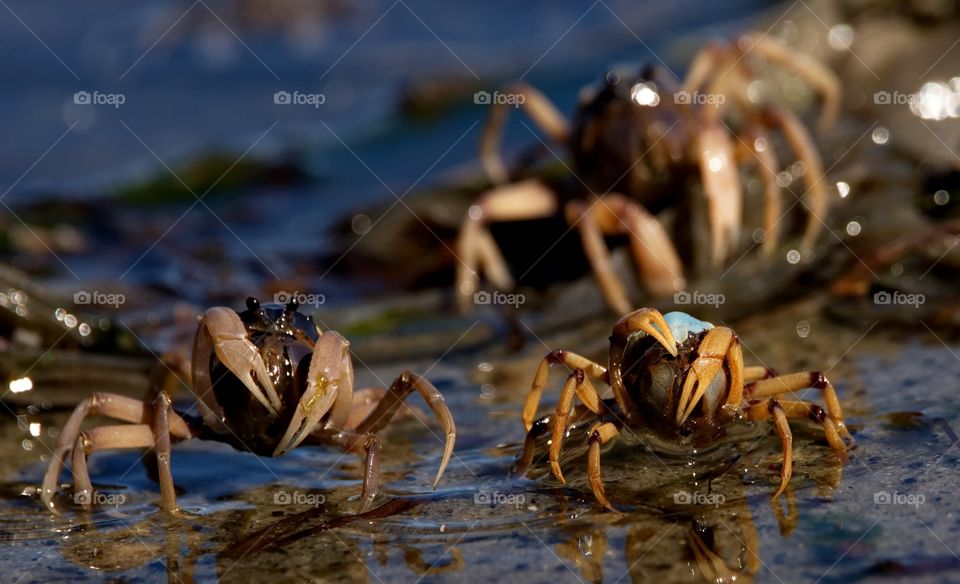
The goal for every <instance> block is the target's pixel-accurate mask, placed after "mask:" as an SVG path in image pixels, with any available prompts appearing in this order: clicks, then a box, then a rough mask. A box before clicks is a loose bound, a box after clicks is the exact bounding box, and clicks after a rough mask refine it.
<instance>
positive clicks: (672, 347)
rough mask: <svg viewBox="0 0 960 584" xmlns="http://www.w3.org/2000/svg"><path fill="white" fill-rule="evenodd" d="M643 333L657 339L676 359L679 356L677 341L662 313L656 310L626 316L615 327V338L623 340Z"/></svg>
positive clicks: (638, 311) (634, 312)
mask: <svg viewBox="0 0 960 584" xmlns="http://www.w3.org/2000/svg"><path fill="white" fill-rule="evenodd" d="M655 325H656V326H655ZM637 331H643V332H644V333H646V334H648V335H650V336H651V337H653V338H654V339H656V340H657V341H658V342H659V343H660V344H661V345H663V348H665V349H666V350H667V351H668V352H669V353H670V354H671V355H673V356H674V357H676V356H677V341H676V339H674V338H673V332H672V331H671V330H670V326H669V325H667V321H666V320H664V318H663V315H662V314H660V311H659V310H657V309H655V308H641V309H639V310H634V311H633V312H631V313H630V314H628V315H626V316H624V317H623V318H621V319H620V321H619V322H617V324H616V326H614V327H613V334H614V336H619V337H621V338H623V339H626V338H627V337H629V336H630V335H631V334H632V333H635V332H637Z"/></svg>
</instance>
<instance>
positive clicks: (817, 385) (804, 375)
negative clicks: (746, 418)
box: [744, 370, 851, 439]
mask: <svg viewBox="0 0 960 584" xmlns="http://www.w3.org/2000/svg"><path fill="white" fill-rule="evenodd" d="M768 371H769V370H768ZM808 388H811V389H819V390H820V391H822V392H823V399H824V401H825V402H826V404H827V413H829V414H830V417H831V418H832V419H833V422H834V423H835V424H836V426H837V429H838V431H839V432H840V434H841V435H842V436H843V437H844V438H847V439H850V438H851V436H850V431H849V430H847V425H846V424H845V423H844V420H843V410H842V409H841V408H840V400H839V399H838V398H837V390H836V389H834V387H833V384H832V383H830V381H829V380H828V379H827V378H826V377H825V376H824V375H823V373H820V372H819V371H803V372H799V373H790V374H787V375H779V376H770V375H769V374H768V375H767V378H766V379H760V380H759V381H754V382H752V383H750V384H749V385H747V386H746V388H745V390H744V393H745V395H746V397H747V398H748V399H758V398H765V397H773V396H777V395H781V394H784V393H792V392H796V391H799V390H801V389H808Z"/></svg>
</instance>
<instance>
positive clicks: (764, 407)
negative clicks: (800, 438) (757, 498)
mask: <svg viewBox="0 0 960 584" xmlns="http://www.w3.org/2000/svg"><path fill="white" fill-rule="evenodd" d="M746 414H747V419H750V420H765V419H768V418H772V419H773V423H774V427H775V428H776V430H777V435H779V436H780V443H781V444H782V445H783V466H781V467H780V488H778V489H777V492H776V493H774V494H773V498H774V499H776V498H777V497H779V496H780V493H782V492H783V490H784V489H786V488H787V484H788V483H789V482H790V477H792V476H793V432H791V431H790V424H789V423H788V422H787V415H786V414H785V413H784V411H783V406H781V405H780V402H778V401H777V400H775V399H773V398H770V399H767V400H763V401H761V402H758V403H756V404H754V405H752V406H750V407H749V408H748V409H747V411H746Z"/></svg>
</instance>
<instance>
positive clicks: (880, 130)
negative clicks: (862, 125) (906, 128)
mask: <svg viewBox="0 0 960 584" xmlns="http://www.w3.org/2000/svg"><path fill="white" fill-rule="evenodd" d="M870 137H871V139H873V143H874V144H886V143H887V140H889V139H890V130H888V129H886V128H884V127H883V126H877V127H876V128H874V129H873V134H871V135H870Z"/></svg>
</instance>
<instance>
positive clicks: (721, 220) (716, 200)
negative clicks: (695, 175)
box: [696, 120, 743, 267]
mask: <svg viewBox="0 0 960 584" xmlns="http://www.w3.org/2000/svg"><path fill="white" fill-rule="evenodd" d="M696 149H697V150H696V153H697V159H698V161H699V163H700V175H701V177H702V181H703V195H704V197H705V198H706V200H707V211H708V213H709V218H710V248H711V249H710V252H711V253H710V255H711V258H712V260H711V261H712V263H713V265H714V267H719V266H720V265H722V264H723V262H724V261H725V260H726V259H727V258H728V257H730V255H731V254H732V253H733V252H734V250H735V249H736V248H737V243H738V241H739V238H740V226H741V221H742V217H743V193H742V189H741V185H740V174H739V171H738V169H737V166H736V164H735V151H734V147H733V143H732V141H731V140H730V135H729V134H728V133H727V130H726V128H724V127H723V125H721V124H720V123H719V122H718V121H706V120H704V121H702V122H701V126H700V128H699V135H698V136H697V146H696Z"/></svg>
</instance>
